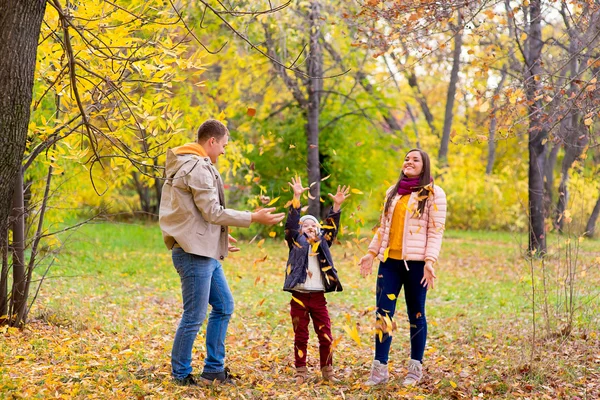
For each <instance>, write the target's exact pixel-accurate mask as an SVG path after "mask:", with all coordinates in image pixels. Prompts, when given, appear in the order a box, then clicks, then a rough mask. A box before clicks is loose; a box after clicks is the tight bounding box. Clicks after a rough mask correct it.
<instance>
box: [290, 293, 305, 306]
mask: <svg viewBox="0 0 600 400" xmlns="http://www.w3.org/2000/svg"><path fill="white" fill-rule="evenodd" d="M292 300H294V301H295V302H296V303H298V304H300V305H301V306H302V307H304V308H306V306H305V305H304V303H303V302H301V301H300V300H298V299H297V298H295V297H294V296H292Z"/></svg>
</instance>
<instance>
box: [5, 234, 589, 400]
mask: <svg viewBox="0 0 600 400" xmlns="http://www.w3.org/2000/svg"><path fill="white" fill-rule="evenodd" d="M558 241H559V240H558V239H557V237H555V236H551V237H550V239H549V244H550V245H551V246H554V244H555V243H556V242H558ZM341 242H342V244H341V245H339V246H334V247H333V248H332V251H333V256H334V261H335V262H336V265H337V268H338V271H339V274H340V278H341V281H342V284H343V285H344V291H343V292H341V293H332V294H328V295H327V299H328V303H329V310H330V314H331V317H332V325H333V334H334V339H339V342H338V344H337V348H336V352H335V356H334V364H335V367H336V370H337V371H338V374H339V376H340V377H341V378H342V383H341V384H340V385H338V386H337V387H333V386H330V385H325V384H321V383H309V384H307V385H303V386H302V387H295V385H294V384H292V383H291V378H292V374H293V357H292V346H293V332H292V328H291V323H290V318H289V301H290V294H289V293H286V292H283V291H282V290H281V287H282V285H283V271H284V267H285V262H286V258H287V249H286V247H285V245H284V244H283V241H282V239H281V238H279V237H277V238H275V239H268V240H266V241H265V243H264V244H263V245H262V246H261V247H259V246H258V244H257V243H256V242H255V243H252V244H248V243H241V245H240V247H241V248H242V251H241V252H240V253H236V254H232V255H231V256H230V257H229V258H228V259H227V260H226V262H225V263H224V268H225V271H226V275H227V278H228V281H229V284H230V286H231V289H232V292H233V294H234V297H235V299H236V311H235V314H234V316H233V319H232V321H231V323H230V327H229V331H228V338H227V349H228V355H227V357H228V358H227V363H228V365H229V366H230V367H231V368H232V369H233V371H234V372H237V373H239V374H241V375H242V376H241V378H240V379H239V381H238V386H237V387H235V388H203V389H192V388H180V387H177V386H174V385H173V384H172V383H171V381H170V379H169V373H170V366H169V361H170V360H169V354H170V347H171V345H172V340H173V335H174V333H175V328H176V324H177V322H178V318H179V317H180V313H181V305H180V302H181V298H180V286H179V278H178V276H177V274H176V272H175V270H174V268H173V266H172V264H171V260H170V253H169V252H168V250H167V249H165V248H164V245H163V243H162V238H161V234H160V229H159V228H158V226H157V225H155V224H147V225H129V224H108V223H99V224H93V225H87V226H84V227H82V228H81V229H80V230H79V231H78V232H77V233H75V234H73V235H71V239H69V242H68V243H66V245H65V251H63V252H62V253H61V254H59V255H58V260H57V261H56V262H55V264H54V266H53V267H52V269H51V271H50V273H49V275H48V277H47V279H46V281H45V283H44V285H43V287H42V290H41V292H40V295H39V298H38V301H37V302H36V304H35V306H34V308H33V310H32V313H31V316H32V321H31V323H30V324H29V325H28V327H27V328H26V329H25V330H24V331H22V332H18V331H15V330H6V329H5V330H4V333H3V335H2V336H0V365H2V366H0V398H11V396H17V393H19V395H23V396H25V397H30V398H48V397H57V396H63V397H64V398H139V397H144V398H161V399H162V398H182V397H193V398H215V397H220V398H246V399H250V398H290V397H297V398H299V399H301V398H339V397H340V396H341V394H340V391H341V392H343V393H344V396H345V397H346V398H386V397H388V396H395V397H403V396H404V397H415V396H422V398H432V399H446V398H452V397H454V398H460V397H465V396H466V397H471V396H476V395H478V394H479V393H483V394H484V397H485V398H513V397H515V396H517V395H521V394H522V395H523V396H531V397H537V396H541V395H546V396H549V397H550V398H556V397H560V396H563V395H565V396H575V395H577V396H580V397H581V396H582V395H586V393H585V392H584V390H585V389H584V388H585V387H586V384H588V383H590V381H591V380H592V379H599V378H600V368H599V367H598V363H597V362H595V361H594V352H593V350H591V349H593V348H596V349H597V348H598V330H599V324H600V322H599V318H598V315H599V313H598V311H599V310H600V306H599V302H598V288H599V287H600V273H599V272H598V265H599V264H600V263H599V261H600V260H596V257H598V252H597V250H596V249H597V248H600V242H598V241H592V240H585V241H583V242H582V243H581V256H580V257H581V259H580V265H581V266H587V267H588V268H587V270H586V271H587V272H586V275H585V276H584V277H579V275H577V277H578V279H579V280H578V281H577V282H579V283H580V285H579V283H578V285H579V286H578V288H579V291H580V292H579V293H580V297H578V298H577V299H586V301H588V303H586V305H585V306H584V307H582V309H581V310H579V312H578V313H577V318H576V320H575V327H574V328H575V329H574V331H573V334H572V335H571V336H569V337H561V336H560V335H558V336H552V335H549V332H544V330H543V329H542V325H543V324H542V320H538V321H537V322H538V324H537V332H536V339H537V342H536V347H535V350H536V351H535V353H534V354H533V358H531V354H532V353H531V338H532V326H533V325H532V322H531V315H532V312H531V311H532V301H531V286H530V282H531V276H530V272H529V266H530V265H529V264H528V263H527V261H526V260H524V258H523V256H522V255H523V253H524V250H525V248H526V244H527V237H526V235H515V234H511V233H495V232H493V233H489V232H460V231H449V232H447V234H446V236H445V240H444V245H443V251H442V254H441V257H440V262H439V263H438V265H437V266H436V270H437V276H438V281H437V286H436V288H435V290H433V291H431V292H430V293H429V294H428V300H427V318H428V322H429V337H428V347H427V350H426V356H425V361H426V364H425V366H426V379H425V380H424V382H423V383H422V385H421V386H419V387H418V388H414V389H405V388H403V387H401V385H400V382H401V379H402V377H403V375H404V374H405V372H406V371H405V364H406V361H407V358H408V356H407V355H408V354H409V340H408V323H407V321H406V317H405V315H404V312H403V310H404V304H403V301H402V300H400V301H401V303H400V304H398V309H397V310H398V311H397V317H396V320H397V322H398V325H399V329H398V331H397V332H396V333H395V339H394V342H393V345H392V350H391V354H390V360H391V361H390V371H391V373H392V375H393V379H392V381H391V383H390V384H389V385H387V386H386V387H383V388H373V389H370V388H366V387H364V386H361V383H363V382H364V381H365V380H366V376H367V375H368V371H369V368H370V362H371V359H372V353H373V349H372V347H373V346H372V339H371V338H372V328H373V307H374V297H375V296H374V279H375V274H374V275H372V276H371V277H369V278H367V279H363V278H362V277H361V276H360V274H359V270H358V267H357V265H356V263H357V258H359V257H360V256H361V255H362V251H361V250H359V249H358V248H357V247H356V245H352V246H348V244H347V242H346V238H343V237H342V238H341ZM361 246H363V250H364V243H363V244H362V245H361ZM556 248H557V247H552V248H551V252H555V253H556V254H561V252H562V251H557V250H556ZM265 255H267V256H268V258H267V260H266V261H264V262H260V261H259V260H262V259H263V258H264V256H265ZM535 263H537V261H534V266H535V267H536V270H537V264H535ZM534 281H535V282H536V284H538V285H539V274H538V273H537V272H536V276H535V277H534ZM558 292H560V290H559V291H558ZM553 293H555V292H553ZM538 296H539V293H538ZM594 296H595V297H594ZM402 298H403V296H402V295H401V296H400V299H402ZM550 299H551V301H556V299H557V298H555V297H550ZM553 304H554V303H553ZM536 311H537V312H538V315H540V313H541V309H540V307H539V297H538V307H536ZM344 326H346V327H354V326H357V327H358V331H359V336H360V342H361V343H360V344H358V343H356V342H355V341H354V340H352V339H351V338H350V337H349V336H348V335H347V334H346V332H345V330H344ZM556 326H557V328H560V324H559V323H558V322H557V324H556ZM203 329H204V328H203ZM308 353H309V355H308V356H309V366H310V368H309V369H310V371H311V373H314V374H315V375H318V367H317V364H318V360H317V358H316V354H317V346H316V338H315V337H314V335H311V341H310V344H309V351H308ZM203 354H205V348H204V343H203V330H201V335H200V336H199V337H198V340H197V341H196V347H195V354H194V361H193V366H194V368H195V371H198V369H201V367H202V364H201V361H202V358H203ZM582 377H583V378H582ZM590 387H591V386H590ZM594 387H595V386H594ZM589 390H590V389H589V388H588V392H587V395H588V397H589V395H590V392H589ZM594 390H596V392H591V393H596V394H598V392H597V390H598V389H597V388H596V389H594Z"/></svg>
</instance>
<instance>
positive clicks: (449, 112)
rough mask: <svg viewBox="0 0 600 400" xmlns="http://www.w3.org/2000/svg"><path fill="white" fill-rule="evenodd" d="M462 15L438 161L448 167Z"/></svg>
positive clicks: (460, 47)
mask: <svg viewBox="0 0 600 400" xmlns="http://www.w3.org/2000/svg"><path fill="white" fill-rule="evenodd" d="M462 35H463V27H462V14H461V10H458V23H457V26H456V29H455V32H454V52H453V55H452V57H453V60H452V71H451V72H450V84H449V85H448V94H447V96H446V112H445V114H444V129H443V130H442V141H441V143H440V151H439V153H438V160H439V164H440V166H442V167H443V166H446V165H448V145H449V143H450V131H451V130H452V120H453V118H454V97H455V96H456V84H457V83H458V71H459V70H460V52H461V50H462Z"/></svg>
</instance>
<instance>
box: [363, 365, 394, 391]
mask: <svg viewBox="0 0 600 400" xmlns="http://www.w3.org/2000/svg"><path fill="white" fill-rule="evenodd" d="M389 379H390V375H389V372H388V366H387V364H382V363H381V362H380V361H379V360H374V361H373V366H372V367H371V376H369V380H367V381H366V382H365V385H367V386H375V385H379V384H381V383H386V382H387V381H388V380H389Z"/></svg>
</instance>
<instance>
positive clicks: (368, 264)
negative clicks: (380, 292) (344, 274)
mask: <svg viewBox="0 0 600 400" xmlns="http://www.w3.org/2000/svg"><path fill="white" fill-rule="evenodd" d="M374 259H375V256H374V255H373V254H372V253H367V254H365V255H364V256H363V258H361V259H360V261H359V262H358V265H360V274H361V275H362V276H363V277H366V276H367V275H370V274H371V271H372V270H373V260H374Z"/></svg>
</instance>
